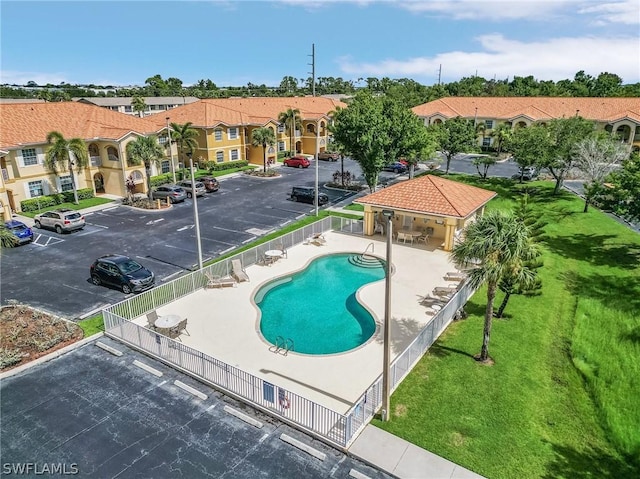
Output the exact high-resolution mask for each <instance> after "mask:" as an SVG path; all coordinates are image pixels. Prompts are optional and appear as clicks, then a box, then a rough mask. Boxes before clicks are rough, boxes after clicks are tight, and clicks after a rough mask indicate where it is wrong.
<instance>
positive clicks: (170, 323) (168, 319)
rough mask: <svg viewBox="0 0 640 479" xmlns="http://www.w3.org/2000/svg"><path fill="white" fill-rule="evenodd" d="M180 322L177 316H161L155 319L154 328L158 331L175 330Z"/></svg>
mask: <svg viewBox="0 0 640 479" xmlns="http://www.w3.org/2000/svg"><path fill="white" fill-rule="evenodd" d="M179 322H180V316H178V315H177V314H165V315H162V316H158V319H156V322H155V324H154V325H155V327H156V328H159V329H170V328H175V327H176V326H177V325H178V323H179Z"/></svg>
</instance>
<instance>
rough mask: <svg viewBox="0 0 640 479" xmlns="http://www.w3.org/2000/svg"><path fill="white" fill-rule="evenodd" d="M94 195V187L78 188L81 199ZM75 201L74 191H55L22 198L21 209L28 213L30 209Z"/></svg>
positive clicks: (36, 209) (34, 209)
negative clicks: (26, 198)
mask: <svg viewBox="0 0 640 479" xmlns="http://www.w3.org/2000/svg"><path fill="white" fill-rule="evenodd" d="M94 196H95V195H94V194H93V189H91V188H82V189H80V190H78V199H79V200H86V199H89V198H93V197H94ZM73 201H75V199H74V197H73V191H63V192H62V193H55V194H53V195H46V196H38V197H37V198H31V199H29V200H22V201H21V202H20V209H21V210H22V211H24V212H25V213H26V212H28V211H38V210H41V209H42V208H48V207H50V206H56V205H60V204H62V203H73Z"/></svg>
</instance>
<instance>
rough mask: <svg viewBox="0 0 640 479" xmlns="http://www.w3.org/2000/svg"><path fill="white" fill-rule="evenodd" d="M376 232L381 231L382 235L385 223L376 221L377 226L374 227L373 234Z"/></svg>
mask: <svg viewBox="0 0 640 479" xmlns="http://www.w3.org/2000/svg"><path fill="white" fill-rule="evenodd" d="M376 233H380V234H381V235H383V234H384V225H383V224H382V223H377V222H376V226H375V227H374V228H373V234H376Z"/></svg>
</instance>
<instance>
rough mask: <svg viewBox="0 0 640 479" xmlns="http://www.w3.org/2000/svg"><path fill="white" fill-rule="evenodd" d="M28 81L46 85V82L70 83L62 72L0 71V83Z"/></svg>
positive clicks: (25, 82)
mask: <svg viewBox="0 0 640 479" xmlns="http://www.w3.org/2000/svg"><path fill="white" fill-rule="evenodd" d="M30 81H34V82H36V83H37V84H38V85H46V84H47V83H51V84H52V85H59V84H60V83H62V82H67V83H71V82H70V81H69V80H68V78H67V77H66V76H65V75H64V74H63V73H45V72H19V71H12V70H2V71H0V83H8V84H10V85H26V84H27V83H28V82H30Z"/></svg>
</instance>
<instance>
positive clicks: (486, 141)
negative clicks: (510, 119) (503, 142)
mask: <svg viewBox="0 0 640 479" xmlns="http://www.w3.org/2000/svg"><path fill="white" fill-rule="evenodd" d="M482 146H484V147H487V148H488V147H490V146H491V138H483V139H482Z"/></svg>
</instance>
